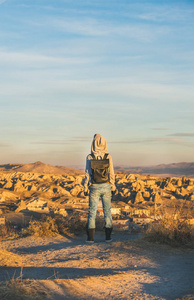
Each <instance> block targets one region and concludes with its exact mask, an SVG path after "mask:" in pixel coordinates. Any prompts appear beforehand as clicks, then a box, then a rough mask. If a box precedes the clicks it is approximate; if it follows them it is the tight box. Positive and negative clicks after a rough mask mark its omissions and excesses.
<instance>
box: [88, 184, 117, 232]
mask: <svg viewBox="0 0 194 300" xmlns="http://www.w3.org/2000/svg"><path fill="white" fill-rule="evenodd" d="M100 198H101V199H102V206H103V212H104V223H105V228H112V216H111V185H110V183H99V184H92V185H91V186H90V193H89V213H88V223H87V227H88V228H95V227H96V226H95V225H96V222H95V220H96V212H97V208H98V202H99V199H100Z"/></svg>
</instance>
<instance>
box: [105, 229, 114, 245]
mask: <svg viewBox="0 0 194 300" xmlns="http://www.w3.org/2000/svg"><path fill="white" fill-rule="evenodd" d="M111 232H112V228H105V235H106V242H107V243H109V242H111V241H112V239H111Z"/></svg>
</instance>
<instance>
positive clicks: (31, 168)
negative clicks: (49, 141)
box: [0, 161, 84, 175]
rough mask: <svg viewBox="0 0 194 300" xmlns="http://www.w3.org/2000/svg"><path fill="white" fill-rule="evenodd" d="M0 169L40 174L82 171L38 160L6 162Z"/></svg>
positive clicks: (74, 173)
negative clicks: (27, 162)
mask: <svg viewBox="0 0 194 300" xmlns="http://www.w3.org/2000/svg"><path fill="white" fill-rule="evenodd" d="M0 171H10V172H13V171H15V172H32V173H41V174H44V173H45V174H61V175H80V174H83V173H84V172H83V171H81V170H77V169H73V168H67V167H61V166H51V165H48V164H44V163H42V162H40V161H37V162H35V163H30V164H6V165H0Z"/></svg>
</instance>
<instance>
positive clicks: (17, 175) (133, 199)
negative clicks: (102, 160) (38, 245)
mask: <svg viewBox="0 0 194 300" xmlns="http://www.w3.org/2000/svg"><path fill="white" fill-rule="evenodd" d="M40 164H41V165H40ZM53 168H54V170H55V171H57V170H58V168H56V167H52V166H49V165H44V164H42V163H36V164H32V165H31V170H30V171H28V170H29V166H23V167H22V170H25V171H22V172H21V171H17V170H18V168H17V169H16V170H15V169H14V171H13V168H11V170H8V171H5V170H4V171H1V172H0V213H1V214H6V213H8V212H9V213H10V212H14V213H18V212H20V211H26V210H27V211H30V210H39V212H41V211H42V212H43V213H44V212H45V213H49V212H51V211H53V212H56V211H59V210H60V209H63V210H64V209H87V206H88V199H87V197H84V194H83V180H84V174H83V172H81V171H77V173H76V171H75V170H74V171H73V172H72V173H71V175H70V174H69V172H70V171H71V170H70V171H69V170H68V172H67V174H66V173H65V172H64V170H63V173H64V174H60V173H51V172H52V171H53ZM19 169H20V170H21V168H19ZM59 170H61V169H60V168H59ZM34 171H36V172H34ZM116 187H117V190H116V193H115V195H114V196H113V201H112V207H117V208H120V209H121V211H125V212H127V211H130V210H131V211H132V210H133V209H135V208H137V209H147V210H149V211H150V213H151V212H153V209H154V208H157V207H159V206H164V207H171V206H172V207H173V206H174V205H181V203H184V204H185V205H186V206H192V204H193V203H194V179H192V178H187V177H185V176H184V177H182V178H179V177H159V176H150V175H138V174H126V173H120V174H116ZM33 206H34V209H32V208H33ZM35 208H36V209H35Z"/></svg>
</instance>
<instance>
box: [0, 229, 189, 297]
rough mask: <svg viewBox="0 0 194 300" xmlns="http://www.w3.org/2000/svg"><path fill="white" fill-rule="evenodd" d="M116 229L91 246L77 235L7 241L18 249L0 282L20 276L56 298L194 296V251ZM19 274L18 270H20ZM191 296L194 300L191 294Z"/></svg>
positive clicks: (2, 271)
mask: <svg viewBox="0 0 194 300" xmlns="http://www.w3.org/2000/svg"><path fill="white" fill-rule="evenodd" d="M136 237H137V236H131V235H129V234H127V233H123V234H121V233H118V232H117V233H115V235H114V241H113V242H112V243H110V244H106V243H104V242H103V241H104V235H103V233H97V234H96V243H95V244H93V245H88V244H86V243H85V236H80V237H77V238H65V237H61V236H58V237H56V238H52V239H51V238H46V239H40V238H34V237H27V238H22V239H15V240H6V241H2V242H1V248H4V249H6V250H7V251H10V252H13V253H14V254H16V255H15V256H14V259H13V260H12V261H11V260H10V259H9V258H7V260H6V257H5V258H4V260H3V261H1V263H0V265H1V266H2V267H1V268H0V281H5V280H8V279H9V278H11V277H12V276H15V277H17V276H19V275H20V272H21V267H23V271H22V272H23V278H30V279H35V280H38V281H41V284H42V285H44V286H46V287H47V289H48V290H50V291H51V293H52V295H53V299H56V300H59V299H138V300H139V299H180V298H182V297H183V296H185V295H194V250H181V249H173V248H170V247H168V246H161V245H154V244H150V243H148V242H145V241H143V240H142V239H139V240H135V238H136ZM14 274H15V275H14ZM189 299H194V297H193V298H189Z"/></svg>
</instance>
